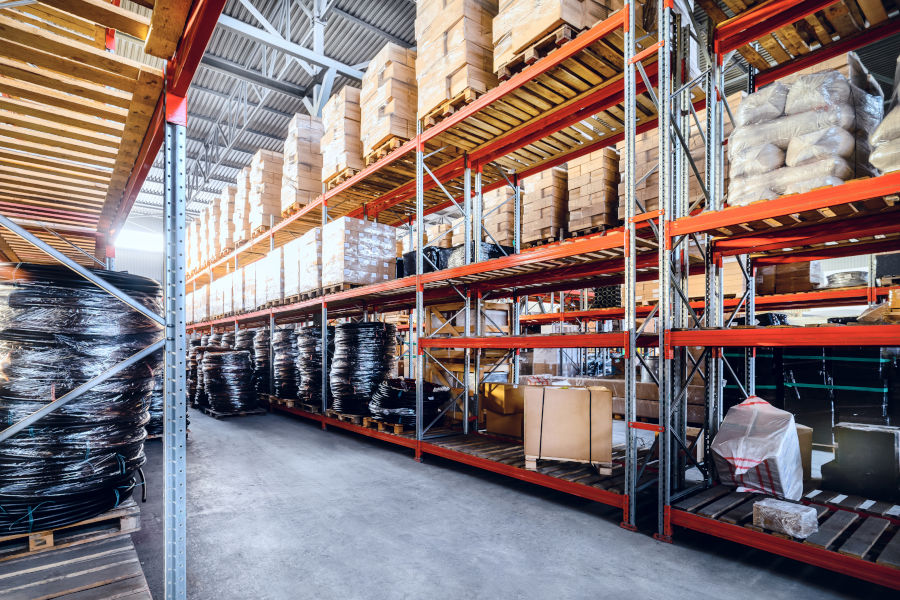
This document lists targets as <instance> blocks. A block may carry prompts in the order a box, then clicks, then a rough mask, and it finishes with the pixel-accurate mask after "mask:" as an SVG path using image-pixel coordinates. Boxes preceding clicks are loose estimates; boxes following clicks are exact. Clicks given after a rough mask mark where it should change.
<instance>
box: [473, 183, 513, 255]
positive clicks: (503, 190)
mask: <svg viewBox="0 0 900 600" xmlns="http://www.w3.org/2000/svg"><path fill="white" fill-rule="evenodd" d="M514 197H515V192H514V191H513V189H512V188H511V187H509V186H508V185H505V186H503V187H500V188H497V189H495V190H491V191H489V192H485V193H484V194H483V195H482V203H483V208H484V210H483V212H484V228H485V229H486V230H487V232H488V233H490V234H491V237H492V238H493V239H490V238H489V237H488V236H487V234H484V241H485V242H488V243H491V244H493V243H497V244H500V245H501V246H512V245H513V242H514V239H513V238H514V237H515V226H516V213H515V210H516V207H515V204H514ZM460 236H462V232H460ZM460 239H462V238H460Z"/></svg>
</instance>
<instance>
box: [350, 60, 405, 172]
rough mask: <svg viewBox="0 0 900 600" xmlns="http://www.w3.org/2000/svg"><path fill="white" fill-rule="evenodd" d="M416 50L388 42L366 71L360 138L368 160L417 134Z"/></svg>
mask: <svg viewBox="0 0 900 600" xmlns="http://www.w3.org/2000/svg"><path fill="white" fill-rule="evenodd" d="M416 98H417V96H416V52H415V50H410V49H407V48H403V47H401V46H398V45H396V44H386V45H385V46H384V48H382V49H381V51H380V52H379V53H378V54H376V55H375V58H373V59H372V60H371V61H369V66H368V67H367V68H366V72H365V74H364V75H363V80H362V90H361V91H360V114H361V117H362V120H361V122H360V138H361V140H362V153H363V156H364V157H366V163H371V162H375V160H377V159H378V158H380V157H381V156H382V155H383V154H385V153H387V152H388V151H390V150H392V149H393V148H394V147H398V146H399V145H400V143H402V142H405V141H406V140H410V139H412V138H413V137H415V135H416Z"/></svg>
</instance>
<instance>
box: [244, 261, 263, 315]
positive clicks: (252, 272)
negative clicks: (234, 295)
mask: <svg viewBox="0 0 900 600" xmlns="http://www.w3.org/2000/svg"><path fill="white" fill-rule="evenodd" d="M258 266H259V261H256V262H255V263H250V264H249V265H246V266H245V267H244V269H243V270H244V287H243V289H242V290H241V293H242V295H243V298H244V300H243V304H244V310H253V309H254V308H256V306H257V304H256V268H257V267H258Z"/></svg>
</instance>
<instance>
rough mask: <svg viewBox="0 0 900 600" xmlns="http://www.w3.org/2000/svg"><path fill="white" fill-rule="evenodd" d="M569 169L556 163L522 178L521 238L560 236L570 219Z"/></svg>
mask: <svg viewBox="0 0 900 600" xmlns="http://www.w3.org/2000/svg"><path fill="white" fill-rule="evenodd" d="M568 191H569V190H568V185H567V183H566V170H565V168H563V167H554V168H552V169H546V170H544V171H541V172H540V173H536V174H534V175H532V176H530V177H526V178H525V179H523V180H522V242H523V243H527V242H537V241H541V240H547V239H549V238H558V237H559V235H560V232H562V231H563V230H565V227H566V221H567V216H566V215H567V198H568Z"/></svg>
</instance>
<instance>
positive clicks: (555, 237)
mask: <svg viewBox="0 0 900 600" xmlns="http://www.w3.org/2000/svg"><path fill="white" fill-rule="evenodd" d="M558 241H559V235H558V234H557V235H551V236H545V237H542V238H539V239H536V240H531V241H529V242H522V247H523V248H537V247H538V246H544V245H546V244H552V243H553V242H558Z"/></svg>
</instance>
